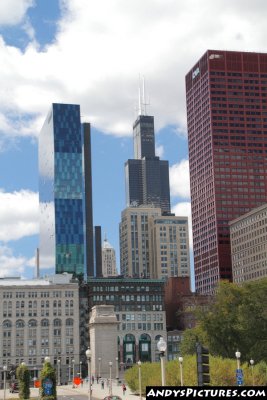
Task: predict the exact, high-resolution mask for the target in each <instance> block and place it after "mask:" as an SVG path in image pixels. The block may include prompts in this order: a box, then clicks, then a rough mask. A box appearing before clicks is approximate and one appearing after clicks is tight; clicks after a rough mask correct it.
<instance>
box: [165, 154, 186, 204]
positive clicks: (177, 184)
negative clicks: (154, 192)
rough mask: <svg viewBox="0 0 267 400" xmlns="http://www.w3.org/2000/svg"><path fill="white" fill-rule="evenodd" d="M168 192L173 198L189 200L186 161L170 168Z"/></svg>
mask: <svg viewBox="0 0 267 400" xmlns="http://www.w3.org/2000/svg"><path fill="white" fill-rule="evenodd" d="M170 191H171V195H172V196H174V197H182V198H185V199H186V198H190V178H189V161H188V160H181V161H180V162H179V163H177V164H174V165H172V166H171V167H170Z"/></svg>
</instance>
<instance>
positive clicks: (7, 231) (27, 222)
mask: <svg viewBox="0 0 267 400" xmlns="http://www.w3.org/2000/svg"><path fill="white" fill-rule="evenodd" d="M38 207H39V206H38V193H34V192H31V191H29V190H21V191H17V192H12V193H7V192H4V191H0V240H1V241H3V242H8V241H10V240H18V239H20V238H22V237H25V236H31V235H35V234H37V233H38V231H39V222H38V221H39V209H38Z"/></svg>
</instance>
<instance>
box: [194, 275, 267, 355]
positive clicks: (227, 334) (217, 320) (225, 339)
mask: <svg viewBox="0 0 267 400" xmlns="http://www.w3.org/2000/svg"><path fill="white" fill-rule="evenodd" d="M266 298H267V279H262V280H259V281H253V282H249V283H246V284H244V285H243V286H238V285H236V284H233V283H228V282H223V283H221V284H220V287H219V290H218V293H217V295H216V300H215V302H214V303H212V304H211V305H210V307H209V310H208V311H207V312H205V313H204V312H201V311H199V312H198V322H199V324H200V329H201V330H203V331H204V332H205V334H206V343H207V345H208V347H209V349H210V352H211V353H212V354H213V355H219V356H222V357H224V358H227V357H228V358H234V357H235V352H236V350H237V349H238V350H240V352H241V357H242V359H243V360H247V361H248V360H249V359H250V358H253V359H254V360H255V361H257V362H258V361H260V360H264V359H266V358H267V306H266Z"/></svg>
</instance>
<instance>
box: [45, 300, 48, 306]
mask: <svg viewBox="0 0 267 400" xmlns="http://www.w3.org/2000/svg"><path fill="white" fill-rule="evenodd" d="M45 306H46V308H49V300H46V302H45Z"/></svg>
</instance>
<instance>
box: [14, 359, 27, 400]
mask: <svg viewBox="0 0 267 400" xmlns="http://www.w3.org/2000/svg"><path fill="white" fill-rule="evenodd" d="M16 376H17V379H18V381H19V398H20V399H21V400H25V399H29V398H30V372H29V370H28V367H27V365H26V364H23V363H22V364H20V366H19V367H18V368H17V370H16Z"/></svg>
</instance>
